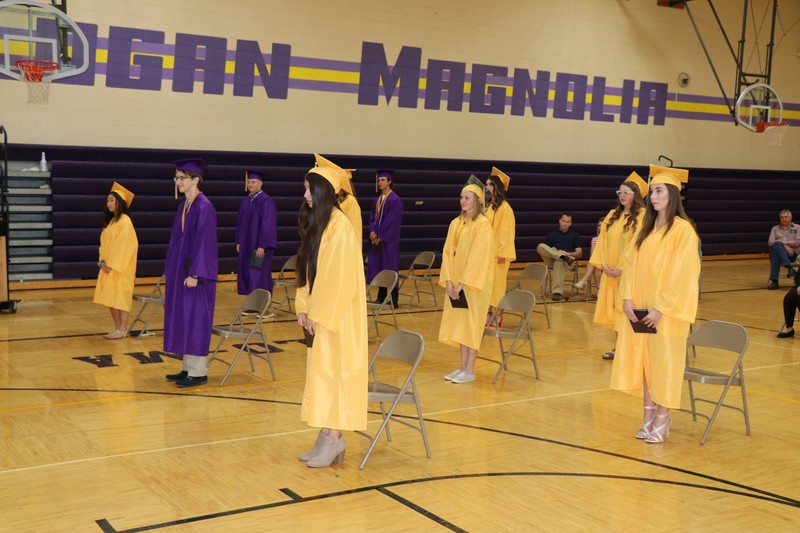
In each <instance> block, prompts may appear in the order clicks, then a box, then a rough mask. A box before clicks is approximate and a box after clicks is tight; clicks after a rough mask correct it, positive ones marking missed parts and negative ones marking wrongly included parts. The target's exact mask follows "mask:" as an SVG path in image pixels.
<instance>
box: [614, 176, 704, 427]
mask: <svg viewBox="0 0 800 533" xmlns="http://www.w3.org/2000/svg"><path fill="white" fill-rule="evenodd" d="M650 176H651V177H652V178H653V179H652V181H651V182H650V203H649V204H648V206H647V209H646V211H645V215H644V220H643V221H642V229H641V231H640V232H639V235H638V236H637V237H636V240H635V241H632V242H631V245H630V246H628V248H627V250H626V251H625V258H624V260H623V268H622V279H621V281H620V287H619V292H620V299H621V300H622V309H623V312H624V313H625V316H626V317H627V318H628V320H629V321H630V322H637V321H639V320H638V319H637V317H636V314H635V312H634V310H635V309H646V310H647V314H646V316H644V318H642V319H641V322H643V323H644V324H645V325H646V326H650V327H654V328H656V330H657V333H655V334H652V333H634V331H633V328H632V327H631V326H629V327H627V328H622V329H620V331H619V335H618V337H617V349H616V357H615V358H614V366H613V368H612V370H611V388H612V389H616V390H621V391H625V392H629V393H632V394H637V395H639V394H640V395H642V396H643V400H644V414H643V417H642V419H643V421H642V427H641V429H639V431H638V432H637V433H636V438H637V439H644V440H645V441H646V442H649V443H661V442H664V440H666V438H667V436H668V435H669V428H670V425H671V424H672V419H671V418H670V416H669V410H670V409H678V408H680V405H681V387H682V385H683V371H684V368H685V365H686V338H687V337H688V335H689V325H690V324H692V323H693V322H694V320H695V316H696V314H697V299H698V281H699V280H698V277H699V275H700V257H699V255H698V253H697V250H698V237H697V233H696V232H695V229H694V223H693V222H692V221H691V219H689V217H687V216H686V213H685V212H684V210H683V204H682V203H681V196H680V186H681V183H686V181H687V180H688V178H689V172H688V171H687V170H683V169H678V168H666V167H659V166H656V165H651V166H650Z"/></svg>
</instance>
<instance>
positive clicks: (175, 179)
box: [173, 176, 193, 182]
mask: <svg viewBox="0 0 800 533" xmlns="http://www.w3.org/2000/svg"><path fill="white" fill-rule="evenodd" d="M191 179H193V178H192V177H191V176H175V177H174V178H173V180H174V181H176V182H177V181H185V180H191Z"/></svg>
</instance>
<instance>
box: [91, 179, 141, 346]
mask: <svg viewBox="0 0 800 533" xmlns="http://www.w3.org/2000/svg"><path fill="white" fill-rule="evenodd" d="M132 202H133V193H132V192H131V191H129V190H128V189H126V188H125V187H123V186H122V185H120V184H119V183H117V182H116V181H115V182H114V185H112V187H111V192H109V193H108V196H106V205H105V207H104V208H103V217H104V222H103V231H102V233H100V256H99V259H98V262H97V266H98V267H99V269H100V272H98V274H97V286H96V287H95V291H94V303H97V304H100V305H105V306H106V307H108V308H109V309H110V310H111V318H112V319H113V320H114V330H113V331H111V332H110V333H107V334H106V335H105V338H106V339H121V338H123V337H126V336H127V335H128V316H129V314H130V311H131V307H132V306H133V285H134V282H135V281H136V257H137V254H138V252H139V240H138V239H137V238H136V230H134V228H133V222H131V217H130V210H129V208H130V205H131V203H132Z"/></svg>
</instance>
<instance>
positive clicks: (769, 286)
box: [767, 279, 778, 291]
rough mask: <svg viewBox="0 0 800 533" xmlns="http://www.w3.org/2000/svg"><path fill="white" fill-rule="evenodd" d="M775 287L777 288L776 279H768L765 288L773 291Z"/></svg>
mask: <svg viewBox="0 0 800 533" xmlns="http://www.w3.org/2000/svg"><path fill="white" fill-rule="evenodd" d="M777 288H778V280H776V279H771V280H769V283H768V284H767V290H768V291H774V290H775V289H777Z"/></svg>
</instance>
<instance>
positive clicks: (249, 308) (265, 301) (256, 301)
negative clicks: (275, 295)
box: [231, 289, 272, 324]
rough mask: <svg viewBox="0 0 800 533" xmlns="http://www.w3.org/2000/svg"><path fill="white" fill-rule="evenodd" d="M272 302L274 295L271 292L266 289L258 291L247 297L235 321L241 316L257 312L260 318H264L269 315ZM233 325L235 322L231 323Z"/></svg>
mask: <svg viewBox="0 0 800 533" xmlns="http://www.w3.org/2000/svg"><path fill="white" fill-rule="evenodd" d="M271 301H272V295H271V294H270V293H269V291H267V290H264V289H256V290H254V291H253V292H251V293H250V294H248V295H247V296H246V297H245V299H244V301H243V302H242V305H240V306H239V311H238V312H237V313H236V316H235V317H234V318H233V320H234V321H236V319H237V317H239V316H241V314H242V313H244V312H255V313H258V316H259V318H260V317H262V316H263V315H265V314H267V309H268V308H269V304H270V302H271ZM232 323H233V322H231V324H232Z"/></svg>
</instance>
